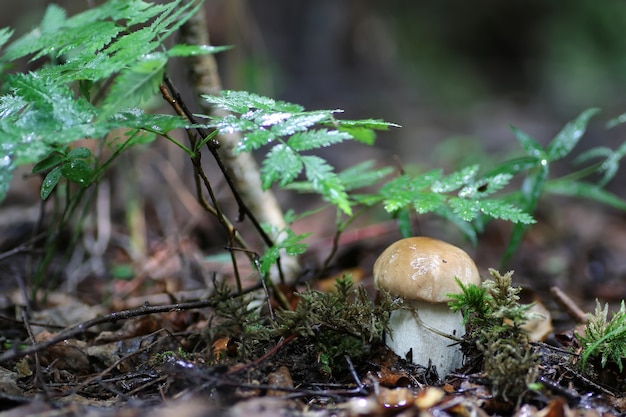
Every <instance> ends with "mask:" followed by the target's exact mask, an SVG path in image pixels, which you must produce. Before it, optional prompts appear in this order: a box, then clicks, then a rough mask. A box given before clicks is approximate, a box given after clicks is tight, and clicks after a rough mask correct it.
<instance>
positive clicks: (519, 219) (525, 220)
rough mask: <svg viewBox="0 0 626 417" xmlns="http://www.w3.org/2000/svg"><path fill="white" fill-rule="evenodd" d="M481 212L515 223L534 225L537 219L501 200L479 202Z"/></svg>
mask: <svg viewBox="0 0 626 417" xmlns="http://www.w3.org/2000/svg"><path fill="white" fill-rule="evenodd" d="M478 207H479V209H480V211H482V212H483V213H485V214H486V215H487V216H489V217H493V218H494V219H502V220H508V221H511V222H513V223H521V224H533V223H535V219H533V218H532V216H530V215H529V214H528V213H526V212H524V211H523V210H522V209H520V208H519V207H515V206H513V205H511V204H508V203H505V202H503V201H499V200H483V201H479V202H478Z"/></svg>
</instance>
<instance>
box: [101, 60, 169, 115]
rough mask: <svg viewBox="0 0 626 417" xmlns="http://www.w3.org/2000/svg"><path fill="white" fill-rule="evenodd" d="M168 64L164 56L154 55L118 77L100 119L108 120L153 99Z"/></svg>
mask: <svg viewBox="0 0 626 417" xmlns="http://www.w3.org/2000/svg"><path fill="white" fill-rule="evenodd" d="M166 63H167V57H166V56H165V55H164V54H153V55H150V56H148V57H146V58H145V59H144V60H142V61H140V62H139V63H137V64H135V65H134V66H133V67H131V68H129V69H127V70H125V71H123V72H122V73H121V74H120V75H118V76H117V77H116V78H115V81H114V82H113V85H112V86H111V91H110V92H109V95H108V96H107V98H106V100H105V101H104V106H103V108H102V112H101V114H100V117H102V118H103V119H106V118H107V117H109V116H111V115H112V114H114V113H116V112H118V111H119V110H121V109H128V108H132V107H135V106H138V105H139V104H141V103H143V102H145V101H147V100H148V99H149V98H150V97H152V96H153V95H154V94H155V93H156V91H158V89H159V85H160V84H161V81H162V80H163V73H164V71H165V64H166Z"/></svg>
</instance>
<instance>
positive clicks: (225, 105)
mask: <svg viewBox="0 0 626 417" xmlns="http://www.w3.org/2000/svg"><path fill="white" fill-rule="evenodd" d="M202 98H203V99H204V100H206V101H207V102H209V103H210V104H213V105H215V106H217V107H219V108H222V109H224V110H228V111H230V112H233V113H240V114H244V113H246V112H248V110H251V109H259V110H265V111H266V112H284V113H298V112H301V111H303V110H304V107H302V106H300V105H298V104H292V103H287V102H283V101H277V100H274V99H271V98H268V97H263V96H259V95H257V94H253V93H249V92H247V91H231V90H225V91H221V92H220V94H219V95H204V96H202Z"/></svg>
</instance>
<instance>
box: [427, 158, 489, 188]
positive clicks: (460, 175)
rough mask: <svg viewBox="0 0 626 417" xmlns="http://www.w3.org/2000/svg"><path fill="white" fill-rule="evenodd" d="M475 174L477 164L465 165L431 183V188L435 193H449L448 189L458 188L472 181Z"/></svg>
mask: <svg viewBox="0 0 626 417" xmlns="http://www.w3.org/2000/svg"><path fill="white" fill-rule="evenodd" d="M476 174H478V165H471V166H468V167H465V168H463V169H461V170H460V171H457V172H453V173H452V174H450V175H447V176H446V177H443V178H441V179H439V180H438V181H437V182H436V183H434V184H433V185H432V190H433V191H434V192H436V193H449V192H450V191H454V190H458V189H459V188H461V187H462V186H464V185H466V184H468V183H470V182H471V181H473V180H474V178H475V177H476Z"/></svg>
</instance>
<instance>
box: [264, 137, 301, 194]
mask: <svg viewBox="0 0 626 417" xmlns="http://www.w3.org/2000/svg"><path fill="white" fill-rule="evenodd" d="M302 168H303V164H302V161H301V159H300V156H299V155H298V154H297V153H296V152H294V150H293V149H292V148H290V147H289V146H286V145H284V144H280V145H276V146H274V147H273V148H272V150H270V151H269V153H268V154H267V156H266V157H265V160H264V161H263V165H262V167H261V182H262V184H263V189H268V188H270V187H271V186H272V184H274V183H275V182H277V181H278V183H279V185H280V186H281V187H284V186H285V185H287V184H289V183H291V182H292V181H293V180H294V179H295V178H296V177H297V176H298V175H299V174H300V172H302Z"/></svg>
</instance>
